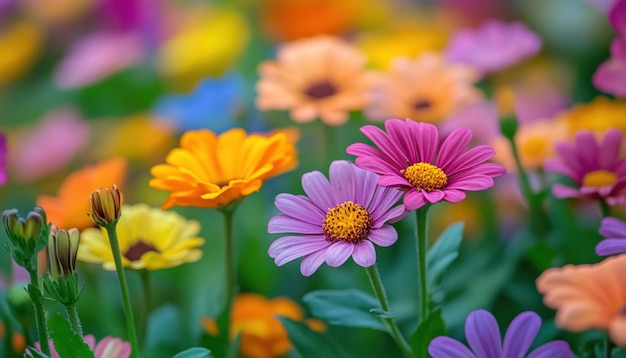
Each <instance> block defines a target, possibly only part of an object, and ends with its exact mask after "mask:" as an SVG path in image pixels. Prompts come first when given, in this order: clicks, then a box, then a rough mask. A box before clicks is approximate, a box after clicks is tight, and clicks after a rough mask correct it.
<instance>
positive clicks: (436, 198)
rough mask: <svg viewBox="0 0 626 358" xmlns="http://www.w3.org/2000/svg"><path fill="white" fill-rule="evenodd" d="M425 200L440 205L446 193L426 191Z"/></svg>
mask: <svg viewBox="0 0 626 358" xmlns="http://www.w3.org/2000/svg"><path fill="white" fill-rule="evenodd" d="M423 194H424V198H426V200H428V202H430V203H431V204H434V203H438V202H440V201H441V199H443V197H444V196H445V193H444V192H443V191H442V190H433V191H431V192H428V191H424V192H423Z"/></svg>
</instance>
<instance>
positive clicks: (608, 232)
mask: <svg viewBox="0 0 626 358" xmlns="http://www.w3.org/2000/svg"><path fill="white" fill-rule="evenodd" d="M599 232H600V235H602V236H604V237H607V238H613V239H616V238H625V239H626V222H623V221H622V220H620V219H618V218H613V217H607V218H604V219H602V223H601V224H600V230H599Z"/></svg>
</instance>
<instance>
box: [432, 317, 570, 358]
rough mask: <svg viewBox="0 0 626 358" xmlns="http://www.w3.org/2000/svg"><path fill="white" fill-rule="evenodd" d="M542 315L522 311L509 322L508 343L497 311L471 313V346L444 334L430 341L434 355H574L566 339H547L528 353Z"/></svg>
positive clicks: (552, 357)
mask: <svg viewBox="0 0 626 358" xmlns="http://www.w3.org/2000/svg"><path fill="white" fill-rule="evenodd" d="M540 327H541V318H540V317H539V315H538V314H536V313H535V312H531V311H526V312H522V313H520V314H519V315H517V317H515V319H513V321H512V322H511V324H510V325H509V327H508V328H507V330H506V333H505V335H504V343H503V342H502V338H501V335H500V329H499V328H498V322H496V319H495V318H494V317H493V315H492V314H491V313H490V312H488V311H485V310H476V311H473V312H472V313H470V314H469V315H468V316H467V319H466V320H465V337H466V338H467V342H468V344H469V347H470V348H471V349H470V348H467V347H466V346H465V345H463V344H462V343H461V342H459V341H457V340H455V339H452V338H450V337H444V336H440V337H437V338H435V339H433V340H432V341H431V342H430V344H429V345H428V353H430V354H431V355H432V356H433V358H484V357H489V358H524V357H527V358H574V357H575V356H574V353H573V352H572V350H571V349H570V347H569V345H568V344H567V342H565V341H552V342H549V343H546V344H544V345H542V346H540V347H538V348H537V349H535V350H533V351H532V352H530V354H528V355H526V353H527V352H528V349H529V348H530V346H531V345H532V343H533V341H534V340H535V337H536V336H537V332H539V328H540Z"/></svg>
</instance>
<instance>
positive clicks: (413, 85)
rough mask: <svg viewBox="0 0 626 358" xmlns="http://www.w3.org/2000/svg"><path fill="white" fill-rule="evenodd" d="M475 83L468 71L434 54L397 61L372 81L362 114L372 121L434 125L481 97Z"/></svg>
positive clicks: (474, 75)
mask: <svg viewBox="0 0 626 358" xmlns="http://www.w3.org/2000/svg"><path fill="white" fill-rule="evenodd" d="M477 79H478V77H477V74H476V72H475V71H473V70H472V69H471V68H469V67H466V66H463V65H453V64H449V63H446V62H445V60H444V59H443V57H442V56H441V55H439V54H436V53H431V52H429V53H424V54H422V55H421V56H420V57H417V58H415V59H413V58H407V57H396V58H395V59H394V60H393V61H392V63H391V68H390V69H389V71H388V72H387V73H386V74H383V75H381V76H379V78H378V79H377V80H376V81H375V84H374V85H373V88H372V91H371V93H372V96H371V102H370V104H369V105H368V107H367V108H366V110H365V114H366V116H367V117H368V118H370V119H373V120H385V119H388V118H411V119H413V120H415V121H417V122H429V123H436V122H439V121H441V120H443V119H445V118H447V117H448V116H450V115H452V114H453V113H454V112H455V111H457V110H458V109H459V108H460V107H462V106H464V105H467V104H468V103H471V102H473V101H475V100H476V99H478V98H479V97H480V93H479V92H478V91H477V90H476V89H475V88H474V87H473V84H474V82H476V80H477Z"/></svg>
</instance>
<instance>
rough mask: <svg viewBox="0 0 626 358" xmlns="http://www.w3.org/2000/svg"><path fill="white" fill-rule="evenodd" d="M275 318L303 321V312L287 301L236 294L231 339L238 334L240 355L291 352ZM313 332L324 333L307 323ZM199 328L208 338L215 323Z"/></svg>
mask: <svg viewBox="0 0 626 358" xmlns="http://www.w3.org/2000/svg"><path fill="white" fill-rule="evenodd" d="M276 316H282V317H287V318H290V319H292V320H295V321H302V320H303V319H304V312H303V311H302V308H300V306H298V304H296V303H295V302H294V301H292V300H291V299H289V298H287V297H277V298H274V299H271V300H268V299H267V298H265V297H263V296H261V295H258V294H255V293H242V294H239V295H238V296H237V297H236V298H235V301H234V302H233V308H232V312H231V332H230V336H231V338H234V337H236V336H237V334H241V343H240V348H241V353H243V355H245V356H246V357H250V358H272V357H281V356H283V355H284V354H286V353H287V352H289V350H290V349H291V342H290V341H289V337H288V335H287V331H286V330H285V328H284V327H283V326H282V325H281V323H280V321H279V320H278V319H277V318H276ZM307 324H309V326H310V327H311V329H314V330H318V331H320V330H324V329H325V327H326V326H325V324H323V323H322V322H321V321H319V320H307ZM202 325H203V326H204V328H205V329H206V330H207V332H209V333H210V334H214V335H215V334H217V331H216V327H215V321H213V320H212V319H210V318H203V319H202Z"/></svg>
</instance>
